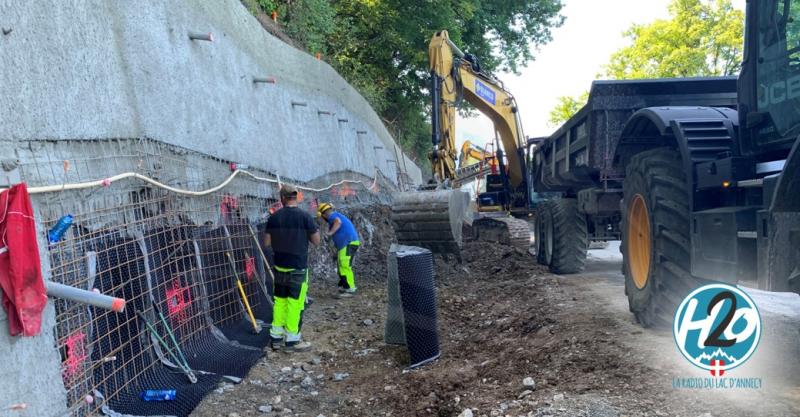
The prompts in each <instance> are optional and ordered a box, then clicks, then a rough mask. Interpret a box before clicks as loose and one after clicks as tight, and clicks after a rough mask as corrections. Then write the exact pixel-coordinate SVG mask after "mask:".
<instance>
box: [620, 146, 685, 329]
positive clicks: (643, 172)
mask: <svg viewBox="0 0 800 417" xmlns="http://www.w3.org/2000/svg"><path fill="white" fill-rule="evenodd" d="M687 186H688V185H687V181H686V175H685V173H684V172H683V163H682V162H681V156H680V153H678V151H676V150H673V149H669V148H659V149H652V150H649V151H645V152H642V153H640V154H637V155H635V156H634V157H633V158H631V161H630V163H629V164H628V166H627V168H626V174H625V181H624V183H623V195H624V197H623V207H622V208H623V213H622V246H621V249H622V258H623V263H622V269H623V274H624V275H625V294H626V295H627V296H628V305H629V307H630V311H631V312H632V313H633V314H634V316H635V317H636V321H638V322H639V323H640V324H641V325H643V326H645V327H651V326H668V325H670V324H671V323H672V316H673V314H674V312H675V309H676V308H677V306H678V303H680V301H681V300H682V299H683V298H684V297H685V296H686V295H687V294H688V293H689V292H690V291H691V290H692V289H694V288H696V287H697V286H698V284H699V283H700V282H699V281H700V280H698V279H695V278H693V277H692V275H691V273H690V271H691V254H690V253H689V250H690V238H689V197H688V192H687Z"/></svg>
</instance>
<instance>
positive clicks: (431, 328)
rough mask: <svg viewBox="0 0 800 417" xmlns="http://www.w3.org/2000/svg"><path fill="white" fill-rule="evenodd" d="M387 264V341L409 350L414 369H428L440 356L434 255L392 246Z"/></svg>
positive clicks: (416, 249)
mask: <svg viewBox="0 0 800 417" xmlns="http://www.w3.org/2000/svg"><path fill="white" fill-rule="evenodd" d="M387 262H388V271H389V272H388V274H389V276H388V279H387V283H388V288H387V299H388V304H387V315H386V328H385V334H384V339H385V341H386V343H387V344H395V345H405V346H406V347H408V351H409V354H410V356H411V365H410V366H409V367H410V368H414V367H417V366H420V365H424V364H426V363H428V362H430V361H433V360H435V359H437V358H438V357H439V355H440V352H439V332H438V326H437V312H436V285H435V283H434V279H433V278H434V277H433V254H432V253H431V251H429V250H428V249H424V248H418V247H415V246H402V245H392V247H391V248H390V249H389V256H388V260H387Z"/></svg>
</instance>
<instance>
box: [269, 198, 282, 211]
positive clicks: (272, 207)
mask: <svg viewBox="0 0 800 417" xmlns="http://www.w3.org/2000/svg"><path fill="white" fill-rule="evenodd" d="M282 208H283V203H281V202H280V201H278V202H277V203H272V205H270V206H269V214H275V212H276V211H278V210H280V209H282Z"/></svg>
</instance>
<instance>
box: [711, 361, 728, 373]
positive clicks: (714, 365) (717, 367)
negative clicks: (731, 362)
mask: <svg viewBox="0 0 800 417" xmlns="http://www.w3.org/2000/svg"><path fill="white" fill-rule="evenodd" d="M724 366H725V361H724V360H722V359H711V376H722V375H725V369H723V367H724Z"/></svg>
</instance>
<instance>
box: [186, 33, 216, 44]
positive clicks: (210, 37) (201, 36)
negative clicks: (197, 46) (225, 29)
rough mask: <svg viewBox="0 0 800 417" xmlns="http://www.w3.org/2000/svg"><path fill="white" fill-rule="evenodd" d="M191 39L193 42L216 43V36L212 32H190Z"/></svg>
mask: <svg viewBox="0 0 800 417" xmlns="http://www.w3.org/2000/svg"><path fill="white" fill-rule="evenodd" d="M189 39H191V40H193V41H206V42H214V34H213V33H211V32H208V33H200V32H189Z"/></svg>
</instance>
